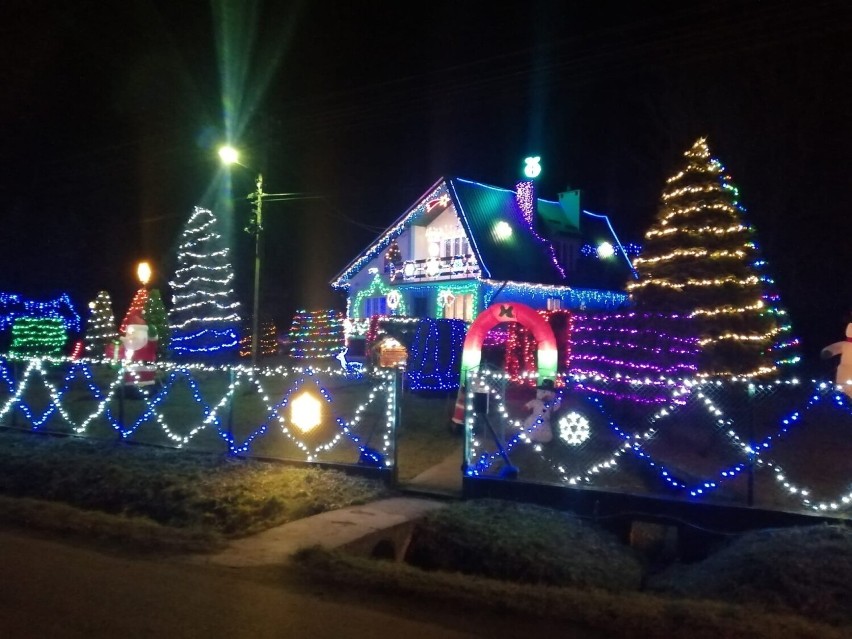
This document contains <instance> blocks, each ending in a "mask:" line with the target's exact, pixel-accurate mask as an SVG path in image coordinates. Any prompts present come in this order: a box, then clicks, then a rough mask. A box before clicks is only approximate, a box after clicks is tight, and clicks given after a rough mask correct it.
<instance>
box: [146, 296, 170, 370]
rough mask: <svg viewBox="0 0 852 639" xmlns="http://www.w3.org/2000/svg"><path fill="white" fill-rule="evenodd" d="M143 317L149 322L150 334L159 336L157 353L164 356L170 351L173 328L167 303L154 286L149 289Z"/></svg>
mask: <svg viewBox="0 0 852 639" xmlns="http://www.w3.org/2000/svg"><path fill="white" fill-rule="evenodd" d="M142 317H144V318H145V321H146V322H147V323H148V335H149V336H150V337H156V338H157V355H158V356H159V357H164V356H165V355H166V354H167V353H168V348H169V338H170V337H171V330H170V329H169V316H168V312H167V311H166V306H165V304H163V297H162V295H161V294H160V289H158V288H152V289H151V290H150V291H149V293H148V299H147V300H146V301H145V308H144V309H143V311H142Z"/></svg>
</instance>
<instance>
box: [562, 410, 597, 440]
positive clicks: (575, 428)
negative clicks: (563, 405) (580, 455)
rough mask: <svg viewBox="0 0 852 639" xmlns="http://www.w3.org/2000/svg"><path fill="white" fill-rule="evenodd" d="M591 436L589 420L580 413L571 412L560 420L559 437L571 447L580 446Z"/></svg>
mask: <svg viewBox="0 0 852 639" xmlns="http://www.w3.org/2000/svg"><path fill="white" fill-rule="evenodd" d="M591 434H592V431H591V429H590V428H589V420H588V419H586V418H585V417H583V416H582V415H580V413H575V412H570V413H568V414H567V415H565V416H564V417H561V418H560V419H559V437H560V438H561V439H562V441H564V442H565V443H566V444H568V445H569V446H579V445H580V444H582V443H583V442H584V441H586V440H587V439H588V438H589V436H590V435H591Z"/></svg>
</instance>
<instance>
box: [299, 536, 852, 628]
mask: <svg viewBox="0 0 852 639" xmlns="http://www.w3.org/2000/svg"><path fill="white" fill-rule="evenodd" d="M294 561H295V565H296V566H297V567H298V568H300V569H301V570H302V572H303V578H304V579H311V580H315V581H320V582H322V583H325V584H333V585H335V586H337V587H340V588H341V589H344V590H347V589H349V590H351V589H352V588H357V589H358V591H359V592H361V593H362V596H363V595H364V594H365V593H368V592H369V593H372V594H376V595H381V596H382V598H383V599H388V598H394V597H405V598H406V599H408V600H410V599H411V598H412V597H414V598H419V599H421V600H424V601H425V600H427V599H428V600H430V601H432V602H439V603H442V604H444V605H445V606H447V607H450V608H451V609H453V610H461V611H464V610H477V611H490V612H491V613H492V614H495V615H505V614H512V615H517V616H522V617H527V618H537V619H542V618H544V619H552V620H555V621H559V622H563V623H564V624H565V625H566V627H568V628H582V629H585V630H587V631H589V633H594V634H593V635H592V636H602V637H636V638H643V639H670V638H671V637H683V636H689V637H690V639H705V638H706V639H718V638H719V637H726V638H735V637H744V638H745V637H748V638H749V639H778V638H779V637H785V638H800V639H805V638H808V639H816V638H820V639H835V638H836V639H840V638H841V637H846V636H848V634H847V633H846V632H844V630H843V629H841V628H837V627H835V626H831V625H828V624H824V623H819V622H815V621H812V620H808V619H804V618H802V617H799V616H796V615H793V614H778V613H770V612H767V611H764V610H760V609H755V608H753V607H750V606H745V605H735V604H728V603H719V602H714V601H691V600H677V599H671V598H668V597H662V596H655V595H650V594H646V593H636V592H631V593H612V592H609V591H605V590H596V589H578V588H560V587H555V586H536V587H530V586H529V585H526V584H518V583H512V582H506V581H499V580H495V579H488V578H484V577H471V576H468V575H462V574H460V573H447V572H427V571H424V570H420V569H418V568H414V567H412V566H408V565H405V564H395V563H390V562H381V561H375V560H370V559H366V558H363V557H354V556H351V555H346V554H344V553H342V552H340V551H328V550H323V549H320V548H309V549H306V550H303V551H301V552H300V553H299V554H298V555H297V556H296V557H295V558H294ZM369 599H370V598H369V597H367V598H366V600H367V601H369Z"/></svg>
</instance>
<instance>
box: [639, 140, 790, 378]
mask: <svg viewBox="0 0 852 639" xmlns="http://www.w3.org/2000/svg"><path fill="white" fill-rule="evenodd" d="M684 155H685V157H686V165H685V166H684V167H683V169H682V170H680V171H679V172H678V173H677V174H676V175H675V176H673V177H671V178H669V180H668V181H667V184H666V187H665V189H664V190H663V194H662V198H661V206H660V210H659V212H658V214H657V217H656V219H655V221H654V223H653V224H652V226H651V228H650V229H649V230H648V232H647V233H646V234H645V247H644V249H643V251H642V255H641V256H640V257H638V258H636V260H634V265H635V267H636V269H637V271H638V273H639V276H640V278H639V280H638V281H633V282H630V283H629V284H628V285H627V288H628V291H629V292H630V294H631V297H632V298H633V301H634V302H635V304H636V306H637V307H638V308H640V309H643V310H648V311H655V312H671V313H677V314H680V315H690V316H691V317H692V318H693V324H694V329H695V331H696V332H697V334H698V336H699V343H700V345H701V357H700V363H699V374H702V375H721V376H773V375H776V374H777V373H778V372H779V371H780V370H781V368H780V367H783V366H785V365H789V364H792V363H795V362H796V361H798V359H799V358H798V356H797V355H796V353H795V351H796V347H797V346H798V341H797V340H795V339H793V338H791V336H790V330H791V327H790V322H789V317H788V315H787V312H786V310H784V309H783V308H781V307H780V304H779V302H780V299H779V297H778V295H777V293H776V291H775V287H774V282H773V281H772V279H771V278H770V277H769V276H768V275H767V274H766V262H765V261H764V260H763V258H762V257H761V255H760V251H759V249H758V246H757V243H756V240H755V232H754V229H753V227H752V226H751V225H750V224H749V223H748V222H747V221H745V219H744V217H743V214H744V208H743V207H742V206H741V205H740V202H739V192H738V190H737V188H736V186H734V185H733V184H732V183H731V178H730V177H729V176H728V175H727V173H726V171H725V167H724V166H722V164H721V163H720V162H719V161H718V160H717V159H715V158H713V157H711V155H710V149H709V148H708V146H707V142H706V140H705V139H704V138H700V139H699V140H698V141H696V142H695V144H694V145H693V146H692V148H691V149H689V150H688V151H687V152H686V153H685V154H684Z"/></svg>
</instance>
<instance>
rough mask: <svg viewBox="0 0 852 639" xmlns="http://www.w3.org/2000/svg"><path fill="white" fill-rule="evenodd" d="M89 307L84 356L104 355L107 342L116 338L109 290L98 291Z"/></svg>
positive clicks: (109, 342)
mask: <svg viewBox="0 0 852 639" xmlns="http://www.w3.org/2000/svg"><path fill="white" fill-rule="evenodd" d="M89 308H90V309H91V311H92V313H91V315H89V319H88V321H87V323H86V337H85V340H86V357H104V354H105V353H106V347H107V344H111V343H112V342H114V341H115V340H117V339H118V332H117V331H116V330H115V315H114V314H113V311H112V298H110V295H109V291H101V292H99V293H98V296H97V297H96V298H95V300H94V301H93V302H90V303H89Z"/></svg>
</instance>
